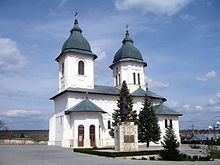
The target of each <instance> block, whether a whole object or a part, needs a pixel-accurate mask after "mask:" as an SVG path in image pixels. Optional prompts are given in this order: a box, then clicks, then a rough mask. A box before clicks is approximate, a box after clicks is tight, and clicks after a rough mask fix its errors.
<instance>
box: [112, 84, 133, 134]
mask: <svg viewBox="0 0 220 165" xmlns="http://www.w3.org/2000/svg"><path fill="white" fill-rule="evenodd" d="M123 97H124V98H125V100H126V102H127V105H128V106H127V113H128V115H127V119H126V121H128V122H134V123H135V124H137V112H136V111H135V110H133V98H132V96H131V94H130V92H129V89H128V87H127V83H126V81H123V82H122V85H121V89H120V93H119V99H118V100H117V101H118V102H117V106H118V108H119V109H117V110H115V112H114V113H113V114H112V119H113V122H112V126H113V127H114V126H116V125H117V123H119V122H121V118H120V108H121V104H120V100H121V98H123ZM109 134H110V135H111V136H112V137H114V128H112V129H111V130H110V131H109Z"/></svg>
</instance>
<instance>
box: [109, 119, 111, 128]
mask: <svg viewBox="0 0 220 165" xmlns="http://www.w3.org/2000/svg"><path fill="white" fill-rule="evenodd" d="M108 129H111V121H110V120H109V121H108Z"/></svg>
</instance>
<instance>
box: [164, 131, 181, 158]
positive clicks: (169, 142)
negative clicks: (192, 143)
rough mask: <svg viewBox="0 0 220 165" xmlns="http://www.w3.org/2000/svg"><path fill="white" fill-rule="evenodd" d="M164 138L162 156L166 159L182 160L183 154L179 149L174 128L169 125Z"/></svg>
mask: <svg viewBox="0 0 220 165" xmlns="http://www.w3.org/2000/svg"><path fill="white" fill-rule="evenodd" d="M163 138H164V140H163V142H161V143H162V146H163V148H164V149H163V150H161V153H160V156H161V157H162V159H164V160H180V159H181V155H180V152H179V150H178V147H179V142H178V140H177V138H176V135H175V133H174V130H173V129H172V128H171V127H168V128H167V129H166V132H165V136H164V137H163Z"/></svg>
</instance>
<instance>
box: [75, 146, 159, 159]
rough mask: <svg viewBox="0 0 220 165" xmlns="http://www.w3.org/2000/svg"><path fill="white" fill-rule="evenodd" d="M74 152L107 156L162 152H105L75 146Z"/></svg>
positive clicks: (156, 151)
mask: <svg viewBox="0 0 220 165" xmlns="http://www.w3.org/2000/svg"><path fill="white" fill-rule="evenodd" d="M73 151H74V152H80V153H86V154H92V155H99V156H106V157H123V156H140V155H156V154H159V153H160V150H151V151H132V152H104V151H97V149H92V148H75V149H73Z"/></svg>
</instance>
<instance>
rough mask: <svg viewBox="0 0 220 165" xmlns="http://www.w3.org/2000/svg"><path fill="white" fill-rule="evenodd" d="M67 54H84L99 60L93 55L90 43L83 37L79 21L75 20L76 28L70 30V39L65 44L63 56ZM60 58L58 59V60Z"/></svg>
mask: <svg viewBox="0 0 220 165" xmlns="http://www.w3.org/2000/svg"><path fill="white" fill-rule="evenodd" d="M65 52H74V53H83V54H87V55H92V56H94V58H97V56H96V55H95V54H93V53H92V51H91V47H90V45H89V42H88V41H87V40H86V39H85V38H84V37H83V35H82V30H81V29H80V27H79V26H78V21H77V20H75V22H74V27H73V28H72V29H71V30H70V36H69V38H68V39H67V40H66V41H65V43H64V44H63V47H62V50H61V54H62V53H65ZM59 57H60V56H59ZM59 57H57V58H56V60H57V59H58V58H59Z"/></svg>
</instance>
